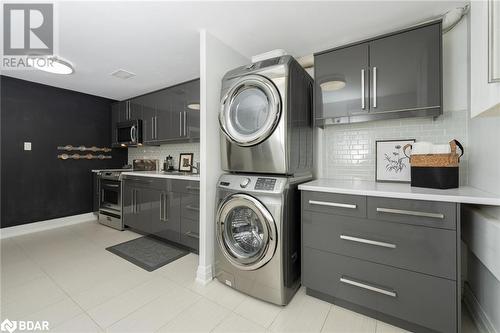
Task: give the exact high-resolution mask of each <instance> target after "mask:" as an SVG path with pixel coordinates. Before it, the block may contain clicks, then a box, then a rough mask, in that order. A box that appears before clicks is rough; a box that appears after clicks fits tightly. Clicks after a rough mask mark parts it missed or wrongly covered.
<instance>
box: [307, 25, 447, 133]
mask: <svg viewBox="0 0 500 333" xmlns="http://www.w3.org/2000/svg"><path fill="white" fill-rule="evenodd" d="M441 35H442V33H441V22H440V21H439V22H434V23H430V24H425V25H422V26H419V27H415V28H411V29H406V30H403V31H400V32H396V33H392V34H388V35H384V36H380V37H377V38H374V39H370V40H367V41H363V42H359V43H355V44H351V45H348V46H345V47H339V48H336V49H333V50H328V51H324V52H321V53H317V54H315V58H314V62H315V66H314V73H315V101H314V105H315V106H314V110H315V111H314V112H315V122H316V124H317V125H319V126H322V125H328V124H341V123H349V122H361V121H370V120H378V119H388V118H403V117H415V116H437V115H439V114H441V113H442V101H441V99H442V97H441V96H442V50H441V48H442V47H441V44H442V41H441Z"/></svg>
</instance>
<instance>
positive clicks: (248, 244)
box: [216, 193, 277, 270]
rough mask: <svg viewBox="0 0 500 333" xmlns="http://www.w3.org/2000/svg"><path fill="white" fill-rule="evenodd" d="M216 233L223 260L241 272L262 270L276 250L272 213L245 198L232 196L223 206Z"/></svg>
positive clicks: (254, 201)
mask: <svg viewBox="0 0 500 333" xmlns="http://www.w3.org/2000/svg"><path fill="white" fill-rule="evenodd" d="M216 232H217V240H218V243H219V246H220V249H221V251H222V253H223V254H224V256H225V257H226V259H227V260H229V262H231V264H233V265H234V266H236V267H237V268H239V269H242V270H255V269H258V268H260V267H262V266H264V265H265V264H266V263H267V262H269V260H271V258H272V257H273V255H274V252H275V250H276V243H277V234H276V225H275V223H274V219H273V217H272V215H271V213H270V212H269V211H268V210H267V208H266V207H264V205H263V204H262V203H261V202H260V201H259V200H257V199H255V198H254V197H252V196H250V195H247V194H240V193H239V194H233V195H230V196H229V197H228V198H227V199H226V200H224V201H223V202H222V204H221V205H220V206H219V210H218V212H217V231H216Z"/></svg>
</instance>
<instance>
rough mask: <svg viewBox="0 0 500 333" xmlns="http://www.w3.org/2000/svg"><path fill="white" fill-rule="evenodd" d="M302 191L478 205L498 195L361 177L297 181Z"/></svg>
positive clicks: (497, 200) (499, 199) (496, 201)
mask: <svg viewBox="0 0 500 333" xmlns="http://www.w3.org/2000/svg"><path fill="white" fill-rule="evenodd" d="M299 189H300V190H303V191H317V192H328V193H341V194H353V195H366V196H373V197H386V198H400V199H415V200H429V201H445V202H457V203H468V204H478V205H493V206H500V196H499V195H495V194H492V193H489V192H485V191H482V190H479V189H477V188H474V187H471V186H461V187H459V188H456V189H448V190H436V189H430V188H421V187H411V186H410V184H401V183H377V182H374V181H365V180H338V179H327V178H322V179H316V180H313V181H310V182H307V183H304V184H301V185H299Z"/></svg>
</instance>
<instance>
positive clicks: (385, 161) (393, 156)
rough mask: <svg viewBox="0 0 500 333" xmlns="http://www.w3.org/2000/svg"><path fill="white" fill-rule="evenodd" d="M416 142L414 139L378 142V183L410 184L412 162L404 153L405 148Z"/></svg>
mask: <svg viewBox="0 0 500 333" xmlns="http://www.w3.org/2000/svg"><path fill="white" fill-rule="evenodd" d="M414 142H415V140H414V139H408V140H382V141H377V142H376V149H375V151H376V153H375V155H376V166H375V168H376V177H375V179H376V181H378V182H402V183H409V182H410V178H411V170H410V160H409V158H408V157H406V156H405V154H404V153H403V147H404V146H405V145H406V144H408V143H410V144H411V143H414Z"/></svg>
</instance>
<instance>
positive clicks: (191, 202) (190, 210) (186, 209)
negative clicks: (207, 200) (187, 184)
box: [181, 194, 200, 221]
mask: <svg viewBox="0 0 500 333" xmlns="http://www.w3.org/2000/svg"><path fill="white" fill-rule="evenodd" d="M181 217H182V218H183V219H184V218H188V219H192V220H196V221H198V220H199V219H200V197H199V195H196V194H183V195H182V198H181Z"/></svg>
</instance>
